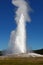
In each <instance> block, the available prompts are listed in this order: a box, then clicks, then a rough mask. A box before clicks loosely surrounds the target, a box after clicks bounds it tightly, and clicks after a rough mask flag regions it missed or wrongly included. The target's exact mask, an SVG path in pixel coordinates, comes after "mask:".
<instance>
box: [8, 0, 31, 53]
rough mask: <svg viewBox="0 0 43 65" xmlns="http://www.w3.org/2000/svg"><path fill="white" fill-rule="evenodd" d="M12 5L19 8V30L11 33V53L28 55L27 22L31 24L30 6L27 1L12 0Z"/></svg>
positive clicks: (17, 13)
mask: <svg viewBox="0 0 43 65" xmlns="http://www.w3.org/2000/svg"><path fill="white" fill-rule="evenodd" d="M12 4H13V5H15V6H16V7H18V9H17V11H16V17H15V20H16V23H17V29H16V30H15V31H14V30H13V31H12V32H11V36H10V43H9V46H10V47H9V48H10V50H9V51H11V53H14V54H16V53H26V50H27V49H26V21H28V22H30V17H29V15H28V13H29V12H30V11H31V8H30V6H29V5H28V4H27V3H26V1H25V0H12Z"/></svg>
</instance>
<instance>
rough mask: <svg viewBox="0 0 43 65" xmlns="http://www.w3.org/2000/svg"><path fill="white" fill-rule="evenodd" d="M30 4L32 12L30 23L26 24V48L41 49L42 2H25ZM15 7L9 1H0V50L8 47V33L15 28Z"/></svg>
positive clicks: (32, 0) (42, 46) (30, 0)
mask: <svg viewBox="0 0 43 65" xmlns="http://www.w3.org/2000/svg"><path fill="white" fill-rule="evenodd" d="M26 1H27V2H28V3H29V2H30V6H31V8H32V9H33V12H32V13H31V14H30V17H31V23H28V22H27V23H26V29H27V30H26V32H27V47H28V48H31V49H41V48H43V0H29V1H28V0H26ZM15 11H16V7H14V6H13V5H12V3H11V0H0V50H4V49H6V48H7V47H8V43H9V39H10V33H11V31H12V30H14V29H15V28H16V23H15V20H14V17H15V13H14V12H15Z"/></svg>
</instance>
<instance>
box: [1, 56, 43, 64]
mask: <svg viewBox="0 0 43 65" xmlns="http://www.w3.org/2000/svg"><path fill="white" fill-rule="evenodd" d="M0 65H43V57H34V58H33V57H28V58H26V57H25V58H24V57H15V58H13V57H11V58H9V57H7V58H0Z"/></svg>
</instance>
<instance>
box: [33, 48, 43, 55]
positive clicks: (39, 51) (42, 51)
mask: <svg viewBox="0 0 43 65" xmlns="http://www.w3.org/2000/svg"><path fill="white" fill-rule="evenodd" d="M34 52H35V53H38V54H41V55H43V49H39V50H34Z"/></svg>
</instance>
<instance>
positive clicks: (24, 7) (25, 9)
mask: <svg viewBox="0 0 43 65" xmlns="http://www.w3.org/2000/svg"><path fill="white" fill-rule="evenodd" d="M12 3H13V5H15V6H16V7H18V9H17V11H16V18H15V20H16V22H17V23H18V22H19V19H20V16H21V13H22V14H23V15H24V18H25V21H28V22H30V20H31V19H30V16H29V14H28V13H30V11H31V8H30V6H29V5H28V4H27V2H26V1H25V0H12Z"/></svg>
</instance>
